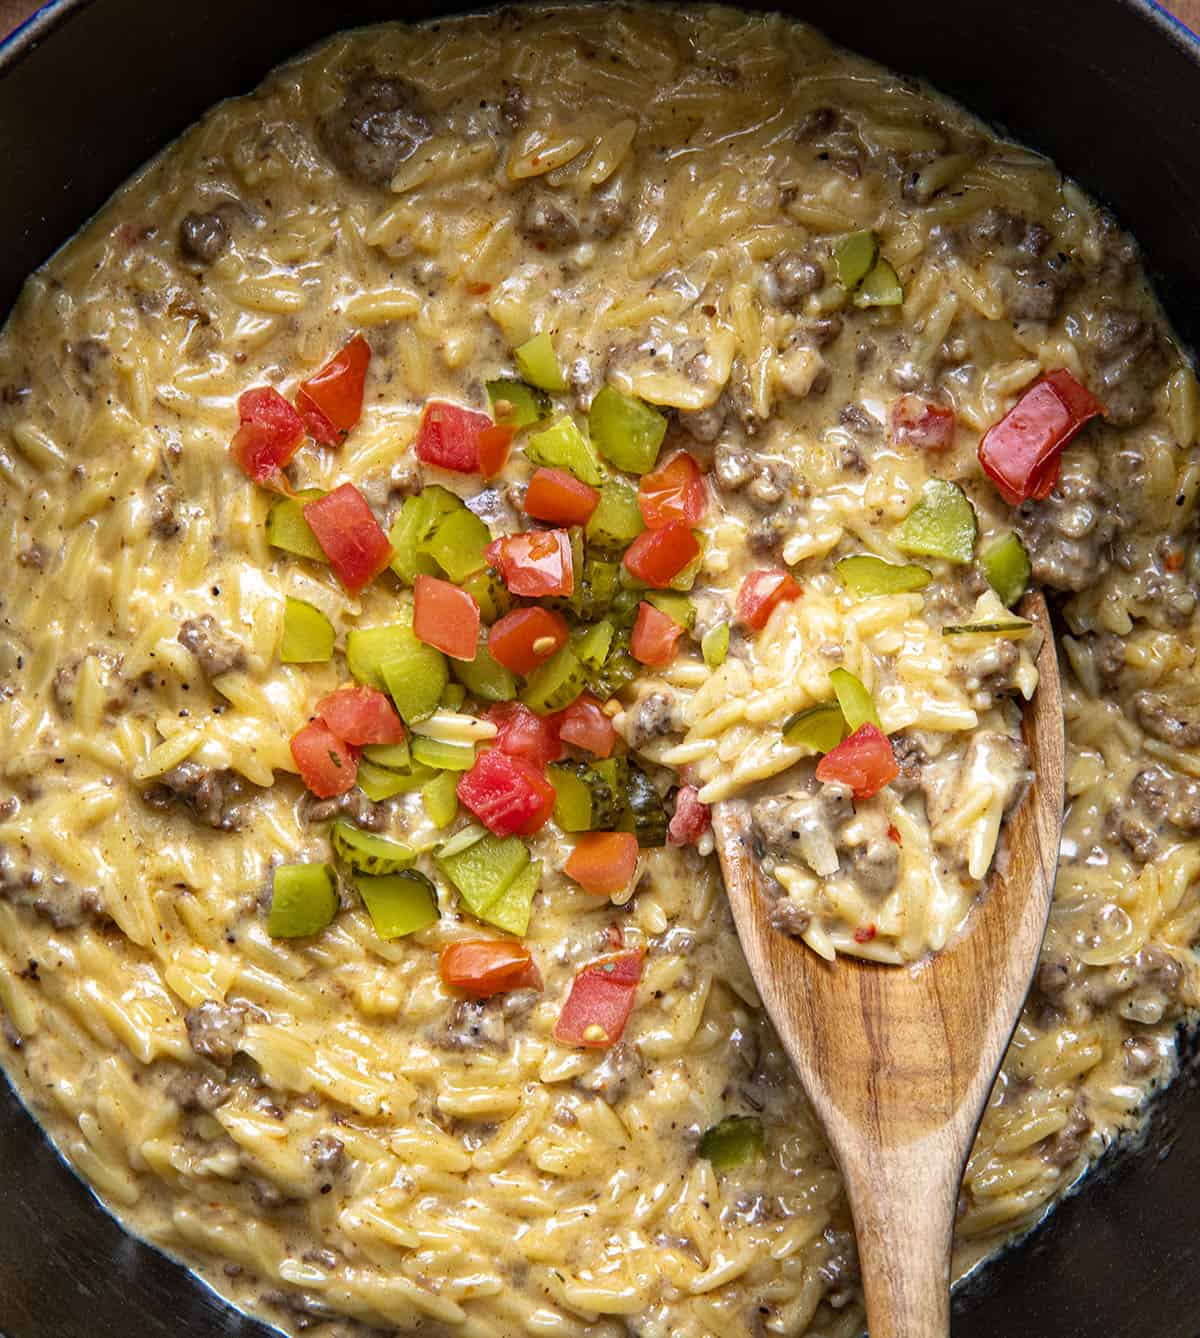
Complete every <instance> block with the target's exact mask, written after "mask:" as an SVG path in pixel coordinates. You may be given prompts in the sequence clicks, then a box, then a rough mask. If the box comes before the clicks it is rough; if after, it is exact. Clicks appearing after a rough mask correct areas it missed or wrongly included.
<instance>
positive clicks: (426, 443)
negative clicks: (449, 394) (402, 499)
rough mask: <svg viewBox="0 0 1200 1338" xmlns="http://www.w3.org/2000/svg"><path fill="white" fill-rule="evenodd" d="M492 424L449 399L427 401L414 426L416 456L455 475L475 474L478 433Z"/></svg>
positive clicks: (477, 455) (477, 466) (482, 414)
mask: <svg viewBox="0 0 1200 1338" xmlns="http://www.w3.org/2000/svg"><path fill="white" fill-rule="evenodd" d="M492 426H494V424H493V423H492V420H491V419H490V418H489V417H488V416H487V414H485V413H477V412H476V411H475V410H474V409H464V408H463V407H462V405H461V404H451V403H450V402H449V400H430V401H429V403H428V404H427V405H426V406H425V412H424V413H422V415H421V426H420V427H419V428H417V446H416V449H417V459H418V460H420V461H421V463H422V464H425V465H436V466H437V467H438V468H439V469H452V470H454V471H455V472H456V473H458V474H478V473H479V434H480V433H481V432H482V431H483V430H484V428H488V427H492Z"/></svg>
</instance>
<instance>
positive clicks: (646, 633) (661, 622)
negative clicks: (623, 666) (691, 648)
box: [629, 600, 683, 669]
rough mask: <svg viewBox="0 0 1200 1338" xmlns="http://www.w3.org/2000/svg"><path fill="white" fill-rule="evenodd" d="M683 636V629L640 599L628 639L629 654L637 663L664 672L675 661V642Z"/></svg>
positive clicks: (659, 610)
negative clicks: (635, 618)
mask: <svg viewBox="0 0 1200 1338" xmlns="http://www.w3.org/2000/svg"><path fill="white" fill-rule="evenodd" d="M682 635H683V628H682V627H680V625H679V624H678V623H677V622H676V621H675V619H674V618H668V617H667V615H666V614H665V613H664V612H663V611H662V610H661V609H656V608H655V607H654V605H653V604H649V603H647V602H646V600H642V602H641V603H640V604H639V605H638V611H637V621H636V622H635V623H634V624H633V634H632V635H631V636H630V638H629V653H630V654H631V655H632V656H633V658H634V659H635V660H637V661H638V663H639V664H647V665H649V666H650V667H651V668H652V669H664V668H666V666H667V665H668V664H670V663H671V661H672V660H673V659H674V658H675V652H676V650H677V649H678V647H677V645H676V643H677V642H678V640H679V638H680V637H681V636H682Z"/></svg>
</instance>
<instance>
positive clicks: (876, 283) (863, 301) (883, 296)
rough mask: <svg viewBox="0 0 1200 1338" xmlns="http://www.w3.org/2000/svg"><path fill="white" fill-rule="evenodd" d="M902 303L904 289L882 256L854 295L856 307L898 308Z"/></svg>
mask: <svg viewBox="0 0 1200 1338" xmlns="http://www.w3.org/2000/svg"><path fill="white" fill-rule="evenodd" d="M903 301H904V289H903V288H902V287H901V285H900V278H899V276H898V275H897V273H896V271H895V270H894V269H893V268H892V266H891V264H890V263H889V262H888V261H886V260H884V258H883V257H882V256H880V257H879V259H878V260H877V261H876V262H875V266H874V268H873V269H872V270H871V272H870V274H868V275H867V277H866V278H865V279H864V280H863V281H862V283H860V284H859V286H858V291H857V292H856V293H855V294H854V305H855V306H856V307H898V306H899V305H900V304H901V303H902V302H903Z"/></svg>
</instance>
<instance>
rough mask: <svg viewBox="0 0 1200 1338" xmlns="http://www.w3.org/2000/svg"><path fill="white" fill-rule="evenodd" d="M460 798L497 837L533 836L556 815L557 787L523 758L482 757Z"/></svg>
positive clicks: (493, 753) (493, 752)
mask: <svg viewBox="0 0 1200 1338" xmlns="http://www.w3.org/2000/svg"><path fill="white" fill-rule="evenodd" d="M458 797H459V800H460V802H461V803H462V805H463V807H464V808H469V809H470V810H471V812H472V813H474V814H475V816H476V817H477V818H478V819H479V821H480V822H482V823H483V825H484V826H485V827H486V828H487V829H488V831H490V832H494V833H495V834H496V835H497V836H532V835H533V834H534V832H536V831H538V830H539V828H541V827H543V826H544V825H545V822H546V819H547V818H548V817H549V816H550V814H551V813H552V812H553V811H554V786H553V785H551V784H550V782H549V781H548V780H547V779H546V777H545V774H544V773H543V772H542V771H541V770H539V768H537V767H535V766H534V765H533V763H531V762H527V761H526V760H525V759H524V758H523V757H513V756H512V755H511V754H510V753H506V752H504V751H503V750H502V749H500V748H492V749H490V750H489V751H488V752H486V753H482V754H481V755H480V756H479V757H478V758H477V759H476V762H475V765H474V766H473V767H472V768H471V770H470V771H468V772H465V773H464V775H463V776H462V778H461V779H460V780H459V782H458Z"/></svg>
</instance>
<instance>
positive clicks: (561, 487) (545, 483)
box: [525, 467, 600, 525]
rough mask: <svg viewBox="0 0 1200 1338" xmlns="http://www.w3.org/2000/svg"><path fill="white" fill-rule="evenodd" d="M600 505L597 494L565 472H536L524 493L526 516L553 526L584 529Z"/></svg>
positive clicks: (559, 470) (543, 469)
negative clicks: (581, 527)
mask: <svg viewBox="0 0 1200 1338" xmlns="http://www.w3.org/2000/svg"><path fill="white" fill-rule="evenodd" d="M599 504H600V493H599V490H598V489H596V488H590V487H589V486H588V485H587V484H586V483H581V482H580V481H579V479H577V478H576V477H575V475H574V474H568V473H567V471H566V470H565V469H546V468H544V467H543V468H541V469H538V470H535V471H534V475H533V478H531V479H530V480H529V486H528V487H527V488H526V489H525V514H526V515H528V516H532V517H533V518H534V520H548V521H550V522H552V523H553V524H555V525H586V524H587V523H588V521H589V520H590V519H591V518H592V512H593V511H595V509H596V507H597V506H599Z"/></svg>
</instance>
